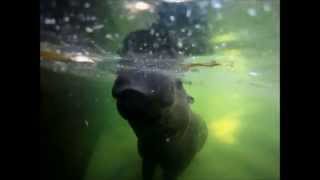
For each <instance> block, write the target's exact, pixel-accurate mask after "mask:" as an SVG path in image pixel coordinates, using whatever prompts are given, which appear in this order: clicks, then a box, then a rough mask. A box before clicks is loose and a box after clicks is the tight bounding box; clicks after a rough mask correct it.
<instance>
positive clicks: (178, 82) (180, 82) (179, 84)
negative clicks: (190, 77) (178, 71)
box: [176, 79, 183, 89]
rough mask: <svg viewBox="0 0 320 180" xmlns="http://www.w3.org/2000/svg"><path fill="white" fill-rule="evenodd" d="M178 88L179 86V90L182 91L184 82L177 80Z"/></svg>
mask: <svg viewBox="0 0 320 180" xmlns="http://www.w3.org/2000/svg"><path fill="white" fill-rule="evenodd" d="M176 86H177V88H178V89H182V88H183V84H182V81H181V80H180V79H177V80H176Z"/></svg>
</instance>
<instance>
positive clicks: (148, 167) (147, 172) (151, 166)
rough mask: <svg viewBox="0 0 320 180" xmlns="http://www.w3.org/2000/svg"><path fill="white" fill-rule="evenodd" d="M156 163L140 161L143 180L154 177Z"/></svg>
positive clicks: (149, 179) (145, 160)
mask: <svg viewBox="0 0 320 180" xmlns="http://www.w3.org/2000/svg"><path fill="white" fill-rule="evenodd" d="M155 169H156V163H155V162H154V161H153V160H149V159H146V158H143V160H142V177H143V180H151V179H152V178H153V176H154V173H155Z"/></svg>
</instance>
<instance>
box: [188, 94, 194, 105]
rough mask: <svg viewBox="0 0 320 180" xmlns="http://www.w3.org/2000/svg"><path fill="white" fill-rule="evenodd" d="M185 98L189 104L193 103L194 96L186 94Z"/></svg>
mask: <svg viewBox="0 0 320 180" xmlns="http://www.w3.org/2000/svg"><path fill="white" fill-rule="evenodd" d="M187 100H188V103H189V104H193V103H194V98H193V97H192V96H187Z"/></svg>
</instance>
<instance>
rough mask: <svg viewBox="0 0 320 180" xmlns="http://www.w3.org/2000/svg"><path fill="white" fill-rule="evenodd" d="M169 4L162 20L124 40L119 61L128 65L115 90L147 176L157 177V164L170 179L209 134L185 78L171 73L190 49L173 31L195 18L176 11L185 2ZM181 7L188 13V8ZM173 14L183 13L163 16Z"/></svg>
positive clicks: (148, 177) (163, 8)
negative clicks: (170, 21) (183, 46)
mask: <svg viewBox="0 0 320 180" xmlns="http://www.w3.org/2000/svg"><path fill="white" fill-rule="evenodd" d="M170 7H172V8H173V9H174V10H172V12H171V11H167V10H166V9H167V6H166V5H165V6H163V7H162V9H160V10H164V11H160V20H159V23H158V24H156V25H153V26H151V27H150V28H149V29H145V30H138V31H135V32H131V33H129V34H128V35H127V37H126V38H125V39H124V41H123V48H122V49H121V50H120V51H119V54H120V55H121V56H122V59H121V60H120V62H119V64H120V65H124V66H126V67H129V68H123V67H122V68H120V69H119V70H118V73H117V78H116V80H115V82H114V86H113V89H112V94H113V97H114V98H115V99H116V103H117V109H118V112H119V114H120V115H121V116H122V117H123V118H124V119H126V120H127V121H128V123H129V125H130V126H131V128H132V129H133V131H134V133H135V135H136V136H137V139H138V152H139V155H140V156H141V158H142V174H143V180H152V177H153V175H154V171H155V168H156V167H157V166H160V168H161V169H162V171H163V178H164V179H165V180H176V179H177V178H178V177H179V175H180V174H181V173H182V172H183V171H184V170H185V169H186V168H187V167H188V165H189V164H190V162H191V161H192V159H193V158H194V157H195V155H196V154H197V152H199V151H200V150H201V148H202V147H203V145H204V144H205V141H206V139H207V136H208V129H207V126H206V124H205V122H204V121H203V120H202V119H201V118H200V117H199V116H198V115H196V114H195V113H194V112H192V110H191V108H190V104H191V103H192V102H193V98H192V97H191V96H189V95H188V94H187V92H186V90H185V89H184V87H183V83H182V81H181V80H180V78H178V77H176V76H175V75H174V74H172V73H167V71H168V70H169V71H175V70H176V68H177V67H178V66H179V64H181V62H182V58H180V56H179V55H181V54H187V52H188V51H189V50H188V49H185V50H183V49H181V48H179V47H178V46H177V45H179V43H178V41H177V37H178V36H177V35H176V33H174V32H178V31H179V30H180V29H181V26H183V25H185V26H189V25H190V23H191V24H192V23H193V22H195V20H192V21H190V22H189V21H186V19H188V18H185V17H180V16H181V15H180V14H181V13H180V14H179V13H178V12H180V11H176V8H179V9H181V7H187V6H186V5H183V6H181V7H180V5H179V6H174V5H170ZM182 11H183V13H182V14H185V13H186V12H184V11H187V9H182ZM161 13H162V14H161ZM170 13H178V14H176V16H175V17H176V18H177V19H176V21H175V22H176V24H166V22H167V21H163V20H164V19H166V16H167V15H168V14H170ZM164 15H165V16H164ZM170 15H171V14H170ZM173 15H174V14H173ZM180 22H183V23H185V24H183V23H180ZM188 23H189V24H188ZM197 23H199V22H197ZM179 37H180V36H179ZM183 37H184V38H185V39H188V38H190V37H189V36H188V35H183ZM198 48H200V47H199V46H198ZM199 52H200V50H199Z"/></svg>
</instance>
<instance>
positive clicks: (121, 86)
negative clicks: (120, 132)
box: [112, 70, 177, 123]
mask: <svg viewBox="0 0 320 180" xmlns="http://www.w3.org/2000/svg"><path fill="white" fill-rule="evenodd" d="M176 87H177V80H176V79H174V78H172V77H170V76H169V75H166V74H164V73H163V72H160V71H135V70H124V71H120V72H119V73H118V77H117V79H116V81H115V83H114V86H113V90H112V94H113V97H114V98H115V99H116V100H117V108H118V111H119V113H120V114H121V115H122V116H123V117H124V118H125V119H127V120H136V121H145V122H144V123H148V122H151V121H156V120H157V119H160V118H161V117H162V115H163V111H164V110H166V109H168V108H169V107H170V106H171V105H172V104H173V103H174V101H175V97H174V95H175V91H176Z"/></svg>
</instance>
